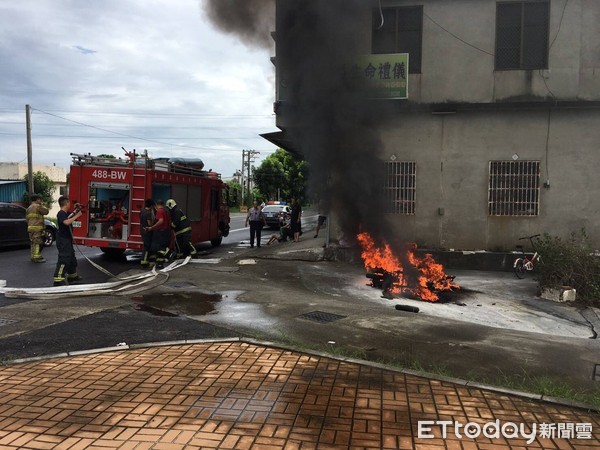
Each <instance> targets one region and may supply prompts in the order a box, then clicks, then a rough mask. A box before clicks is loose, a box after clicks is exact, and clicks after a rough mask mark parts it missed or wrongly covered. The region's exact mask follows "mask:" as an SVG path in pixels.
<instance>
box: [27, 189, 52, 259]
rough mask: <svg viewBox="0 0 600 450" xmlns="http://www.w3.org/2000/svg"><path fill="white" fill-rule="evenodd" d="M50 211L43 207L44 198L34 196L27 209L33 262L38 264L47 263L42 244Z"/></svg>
mask: <svg viewBox="0 0 600 450" xmlns="http://www.w3.org/2000/svg"><path fill="white" fill-rule="evenodd" d="M49 212H50V211H49V210H48V208H46V207H45V206H44V205H42V198H41V197H40V196H39V195H37V194H33V195H32V196H31V205H29V208H27V216H26V217H27V231H28V232H29V240H30V241H31V260H32V261H33V262H36V263H45V262H46V260H45V259H44V257H43V256H42V244H43V243H44V229H45V228H46V225H45V224H44V216H45V215H46V214H48V213H49Z"/></svg>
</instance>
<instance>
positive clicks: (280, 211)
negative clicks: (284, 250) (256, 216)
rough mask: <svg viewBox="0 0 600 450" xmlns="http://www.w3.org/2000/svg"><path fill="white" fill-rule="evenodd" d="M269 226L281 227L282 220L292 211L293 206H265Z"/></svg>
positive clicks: (264, 210) (264, 211)
mask: <svg viewBox="0 0 600 450" xmlns="http://www.w3.org/2000/svg"><path fill="white" fill-rule="evenodd" d="M263 213H264V214H265V220H266V221H267V226H269V227H271V228H279V226H280V224H281V222H282V221H283V219H284V218H285V217H286V216H289V215H290V214H291V213H292V208H290V207H289V206H288V205H267V206H265V207H264V208H263Z"/></svg>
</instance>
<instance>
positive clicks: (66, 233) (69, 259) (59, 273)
mask: <svg viewBox="0 0 600 450" xmlns="http://www.w3.org/2000/svg"><path fill="white" fill-rule="evenodd" d="M69 204H70V202H69V199H68V198H67V197H61V198H59V199H58V205H59V206H60V211H58V214H57V215H56V218H57V220H58V233H57V235H56V248H57V250H58V261H57V262H56V270H55V271H54V286H63V285H67V284H69V282H72V281H78V280H81V277H80V276H79V275H77V258H76V257H75V250H74V249H73V234H72V233H71V224H72V223H73V222H75V221H76V220H77V219H79V218H80V217H81V216H82V215H83V213H82V212H81V210H82V209H83V206H82V205H76V206H75V211H73V212H72V213H70V212H69Z"/></svg>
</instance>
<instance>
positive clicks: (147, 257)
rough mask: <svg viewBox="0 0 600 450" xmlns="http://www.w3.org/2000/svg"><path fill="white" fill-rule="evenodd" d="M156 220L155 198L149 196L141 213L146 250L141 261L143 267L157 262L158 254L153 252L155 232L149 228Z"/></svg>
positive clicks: (141, 227)
mask: <svg viewBox="0 0 600 450" xmlns="http://www.w3.org/2000/svg"><path fill="white" fill-rule="evenodd" d="M155 222H156V218H155V212H154V200H152V199H151V198H148V199H146V201H145V203H144V209H143V210H142V212H141V213H140V230H141V235H142V240H143V241H144V252H143V253H142V260H141V261H140V264H141V266H142V267H152V266H154V264H155V263H156V255H155V254H154V253H152V235H153V233H154V232H153V231H148V230H147V229H148V228H149V227H151V226H152V225H154V223H155Z"/></svg>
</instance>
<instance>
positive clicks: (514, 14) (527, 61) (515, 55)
mask: <svg viewBox="0 0 600 450" xmlns="http://www.w3.org/2000/svg"><path fill="white" fill-rule="evenodd" d="M549 20H550V2H549V1H548V0H531V1H527V2H499V3H498V4H497V5H496V70H510V69H524V70H527V69H529V70H531V69H546V68H547V67H548V29H549Z"/></svg>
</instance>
